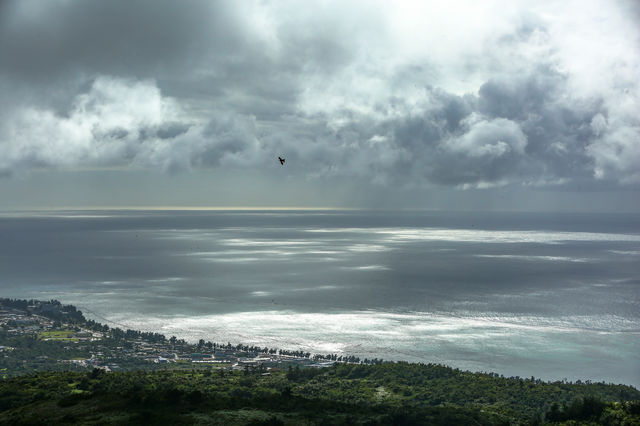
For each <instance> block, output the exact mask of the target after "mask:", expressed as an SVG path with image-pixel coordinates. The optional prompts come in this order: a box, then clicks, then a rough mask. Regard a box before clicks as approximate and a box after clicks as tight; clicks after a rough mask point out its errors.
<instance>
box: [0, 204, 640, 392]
mask: <svg viewBox="0 0 640 426" xmlns="http://www.w3.org/2000/svg"><path fill="white" fill-rule="evenodd" d="M0 235H1V236H2V239H1V240H0V241H1V242H0V271H1V272H2V274H1V277H0V286H1V287H2V293H3V295H4V296H10V297H34V298H44V299H49V298H57V299H59V300H61V301H63V302H65V303H73V304H76V305H78V306H79V307H80V308H81V309H83V310H84V312H85V313H86V314H87V316H89V317H92V318H94V319H97V320H99V321H102V322H110V323H111V324H112V325H113V324H119V325H120V326H122V327H130V328H139V329H144V330H154V331H160V332H162V333H164V334H167V335H172V334H175V335H179V336H185V337H186V338H188V339H190V340H196V339H199V338H204V339H207V340H215V341H220V342H227V341H231V342H232V343H233V342H235V343H237V342H244V343H252V344H258V345H261V346H270V347H281V348H303V349H305V350H308V351H311V352H337V353H349V354H356V355H359V356H363V357H370V358H371V357H378V358H384V359H396V360H397V359H404V360H410V361H422V362H442V363H446V364H450V365H454V366H457V367H461V368H464V369H470V370H474V371H495V372H498V373H501V374H505V375H519V376H526V377H530V376H532V375H533V376H535V377H541V378H543V379H548V380H556V379H563V378H568V379H571V380H575V379H582V380H585V379H590V380H604V381H606V382H616V383H618V382H620V383H628V384H633V385H636V386H637V385H640V357H639V356H638V354H639V353H640V347H639V346H640V344H639V342H640V338H639V337H640V309H638V308H639V307H640V297H639V296H640V287H639V286H640V262H639V260H640V224H639V223H638V220H637V219H636V218H635V217H634V216H630V215H605V216H603V215H577V216H576V215H573V216H572V215H541V214H478V213H474V214H471V213H390V212H340V211H333V212H326V211H324V212H177V211H174V212H139V211H138V212H131V211H129V212H114V211H104V212H96V211H92V212H55V213H46V214H45V213H28V214H27V213H22V214H6V215H4V216H2V217H0Z"/></svg>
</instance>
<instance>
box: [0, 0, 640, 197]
mask: <svg viewBox="0 0 640 426" xmlns="http://www.w3.org/2000/svg"><path fill="white" fill-rule="evenodd" d="M454 3H455V4H450V3H449V2H447V3H433V4H432V3H429V4H423V3H420V2H416V3H412V2H402V3H396V2H384V1H381V2H378V3H376V7H374V6H372V5H371V4H370V3H368V2H364V3H360V2H353V3H349V4H347V5H344V4H343V3H341V2H332V1H329V2H322V3H311V4H309V5H308V6H307V7H304V8H300V7H299V5H298V4H297V3H290V2H286V1H278V2H269V3H264V2H259V1H255V2H253V1H249V2H242V3H224V2H193V3H190V4H189V5H188V7H186V6H185V5H182V4H176V3H175V2H170V1H167V2H145V1H141V2H136V3H134V4H132V3H130V2H124V1H112V2H106V3H105V2H97V1H85V2H75V1H58V2H56V1H52V2H46V3H42V2H36V1H28V0H27V1H24V2H7V3H3V5H2V7H3V10H2V13H0V15H3V17H2V18H0V55H1V56H3V57H10V58H12V60H11V61H6V62H3V63H2V65H0V91H1V92H2V94H3V98H4V99H7V101H6V102H5V104H4V105H3V106H0V176H2V175H9V174H10V173H15V172H20V171H22V170H29V169H33V168H39V167H47V168H60V167H62V168H77V167H133V168H153V169H156V168H161V169H163V170H165V171H167V172H169V173H177V172H181V171H187V170H190V169H198V168H243V167H244V168H249V167H251V168H253V169H256V168H257V169H264V170H266V168H267V167H269V166H268V165H270V164H271V163H272V161H271V160H272V159H273V158H275V156H276V155H284V156H285V157H287V158H288V161H287V171H288V172H290V173H292V174H293V175H295V176H297V177H299V178H303V179H307V178H311V179H325V178H335V177H338V178H349V177H357V178H362V179H365V180H367V181H372V182H375V183H377V184H379V185H383V186H385V185H406V186H416V187H420V186H430V185H441V186H456V187H463V188H468V187H486V186H496V185H505V184H516V185H531V184H534V185H549V184H554V185H569V186H570V185H583V186H584V185H587V186H589V185H603V184H604V185H610V186H614V187H615V186H620V185H622V186H624V185H632V186H633V185H637V184H639V183H640V166H638V165H639V164H640V148H639V146H640V139H639V136H640V121H639V120H640V119H639V118H638V114H637V111H639V110H640V83H639V82H638V80H637V75H638V74H639V73H640V55H638V52H640V32H639V31H638V30H637V28H636V27H635V26H634V20H633V19H632V18H633V16H637V8H631V9H630V10H627V9H629V8H627V6H626V3H622V2H620V3H617V2H600V1H588V2H579V3H574V2H567V3H563V4H558V3H555V2H526V1H518V2H513V3H511V4H510V5H509V6H508V7H505V6H504V4H499V2H496V3H491V2H489V3H487V4H486V5H483V6H482V7H479V6H477V5H476V4H475V3H474V2H454ZM453 10H455V11H456V13H453ZM460 10H462V11H466V12H467V13H458V12H459V11H460Z"/></svg>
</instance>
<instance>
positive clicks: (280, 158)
mask: <svg viewBox="0 0 640 426" xmlns="http://www.w3.org/2000/svg"><path fill="white" fill-rule="evenodd" d="M278 160H280V165H281V166H284V158H282V157H278Z"/></svg>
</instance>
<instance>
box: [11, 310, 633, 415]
mask: <svg viewBox="0 0 640 426" xmlns="http://www.w3.org/2000/svg"><path fill="white" fill-rule="evenodd" d="M205 354H206V355H205ZM212 355H215V357H214V358H211V356H212ZM240 357H243V358H240ZM244 357H246V358H244ZM265 357H266V358H265ZM168 358H170V359H171V362H169V359H168ZM205 358H206V359H208V360H209V361H212V360H215V362H214V363H212V362H206V363H202V362H200V361H203V360H204V359H205ZM160 360H162V362H160ZM323 360H324V361H330V362H335V364H334V365H333V366H332V367H327V368H313V367H310V365H313V363H314V362H316V361H323ZM156 361H157V362H156ZM195 361H197V362H195ZM236 362H238V364H237V365H235V366H234V367H233V368H235V369H236V371H234V370H233V369H232V364H233V363H236ZM241 362H243V363H245V364H241ZM267 365H271V367H272V369H270V370H268V369H267ZM285 366H289V367H288V369H287V368H286V367H285ZM94 367H98V368H94ZM238 368H239V369H240V370H238ZM106 371H111V372H106ZM639 400H640V391H638V390H637V389H635V388H633V387H631V386H625V385H614V384H605V383H591V382H589V381H587V382H581V381H577V382H576V383H570V382H566V381H562V382H561V381H557V382H544V381H542V380H540V379H536V378H534V377H531V378H526V379H525V378H520V377H503V376H499V375H497V374H493V373H489V374H486V373H471V372H468V371H461V370H459V369H454V368H450V367H446V366H443V365H438V364H427V365H425V364H410V363H406V362H397V363H393V362H383V361H382V360H379V359H372V360H362V361H361V360H359V359H358V358H356V357H353V356H346V355H341V356H338V355H335V354H334V355H326V354H325V355H317V354H316V355H312V354H309V353H305V352H301V351H286V350H280V349H275V348H258V347H253V346H246V345H242V344H239V345H236V346H232V345H231V344H230V343H228V344H226V345H224V344H219V343H212V342H205V341H204V340H200V341H199V342H198V343H197V344H195V343H194V344H192V343H188V342H186V341H184V340H182V339H178V338H176V337H175V336H172V337H171V338H169V339H167V338H166V337H165V336H163V335H161V334H157V333H144V332H140V331H136V330H121V329H119V328H110V327H108V326H106V325H103V324H100V323H97V322H95V321H92V320H87V319H85V318H84V316H83V315H82V312H80V311H79V310H77V309H76V308H75V307H73V306H70V305H62V304H60V302H57V301H55V300H52V301H48V302H41V301H34V300H30V301H26V300H11V299H0V425H3V424H7V425H20V424H43V423H46V424H64V423H67V424H77V423H80V424H177V425H179V424H224V425H234V424H248V425H296V426H297V425H316V424H323V425H325V424H328V425H330V424H344V425H358V424H361V425H365V424H366V425H386V424H397V425H419V424H445V425H446V424H450V425H507V424H526V425H539V424H567V425H575V424H604V425H611V426H614V425H639V426H640V401H639Z"/></svg>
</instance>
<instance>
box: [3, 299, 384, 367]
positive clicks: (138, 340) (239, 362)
mask: <svg viewBox="0 0 640 426" xmlns="http://www.w3.org/2000/svg"><path fill="white" fill-rule="evenodd" d="M379 362H381V360H377V359H376V360H368V359H366V360H360V359H359V358H357V357H354V356H339V355H336V354H311V353H309V352H303V351H289V350H283V349H275V348H266V347H265V348H260V347H255V346H246V345H242V344H236V345H232V344H231V343H226V344H220V343H213V342H210V341H205V340H203V339H201V340H200V341H198V342H197V343H189V342H186V341H185V340H183V339H178V338H176V337H175V336H172V337H170V338H166V337H165V336H164V335H161V334H158V333H149V332H140V331H137V330H129V329H128V330H122V329H120V328H110V327H108V326H107V325H103V324H100V323H97V322H95V321H93V320H87V319H86V318H85V317H84V315H83V314H82V312H81V311H79V310H77V309H76V308H75V307H74V306H72V305H62V304H61V303H60V302H58V301H55V300H51V301H39V300H28V301H27V300H14V299H0V377H8V376H13V375H17V374H20V373H21V372H24V371H27V370H31V371H39V370H72V371H83V370H91V369H95V368H97V369H101V370H104V371H107V372H110V371H117V370H122V371H129V370H153V369H187V370H188V369H217V370H223V371H225V370H228V371H234V370H241V371H251V372H258V373H260V374H270V371H271V370H273V369H279V370H286V369H291V368H324V367H330V366H332V365H333V364H335V363H366V364H375V363H379Z"/></svg>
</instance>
